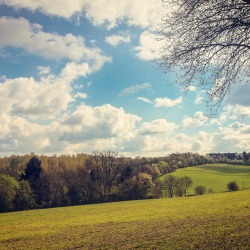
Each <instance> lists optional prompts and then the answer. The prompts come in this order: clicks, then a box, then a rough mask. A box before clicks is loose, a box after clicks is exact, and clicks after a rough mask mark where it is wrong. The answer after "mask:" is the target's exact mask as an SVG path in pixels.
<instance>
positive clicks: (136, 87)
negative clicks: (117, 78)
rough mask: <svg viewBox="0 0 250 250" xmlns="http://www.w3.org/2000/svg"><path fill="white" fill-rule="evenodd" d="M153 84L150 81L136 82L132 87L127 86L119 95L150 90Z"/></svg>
mask: <svg viewBox="0 0 250 250" xmlns="http://www.w3.org/2000/svg"><path fill="white" fill-rule="evenodd" d="M151 87H152V86H151V84H150V83H141V84H136V85H133V86H130V87H127V88H125V89H123V90H122V91H121V92H120V93H119V95H131V94H135V93H138V92H140V91H142V90H150V89H151Z"/></svg>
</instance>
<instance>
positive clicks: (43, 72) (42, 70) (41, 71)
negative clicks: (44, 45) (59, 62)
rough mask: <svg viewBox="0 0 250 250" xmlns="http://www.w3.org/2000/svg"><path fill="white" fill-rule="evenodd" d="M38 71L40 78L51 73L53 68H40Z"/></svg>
mask: <svg viewBox="0 0 250 250" xmlns="http://www.w3.org/2000/svg"><path fill="white" fill-rule="evenodd" d="M37 69H38V74H39V76H46V75H48V74H49V73H50V72H51V68H50V67H49V66H38V67H37Z"/></svg>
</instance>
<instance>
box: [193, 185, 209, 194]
mask: <svg viewBox="0 0 250 250" xmlns="http://www.w3.org/2000/svg"><path fill="white" fill-rule="evenodd" d="M194 192H195V194H196V195H202V194H205V193H206V187H205V186H196V187H195V188H194Z"/></svg>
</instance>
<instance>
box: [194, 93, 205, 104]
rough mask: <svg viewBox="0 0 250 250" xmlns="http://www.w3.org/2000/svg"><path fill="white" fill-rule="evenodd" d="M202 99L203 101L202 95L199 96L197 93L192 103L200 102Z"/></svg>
mask: <svg viewBox="0 0 250 250" xmlns="http://www.w3.org/2000/svg"><path fill="white" fill-rule="evenodd" d="M202 101H203V97H202V96H200V95H197V96H196V98H195V101H194V103H195V104H200V103H202Z"/></svg>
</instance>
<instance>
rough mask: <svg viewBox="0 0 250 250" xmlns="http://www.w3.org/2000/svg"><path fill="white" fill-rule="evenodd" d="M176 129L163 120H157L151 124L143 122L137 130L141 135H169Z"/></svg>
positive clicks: (170, 123) (174, 125)
mask: <svg viewBox="0 0 250 250" xmlns="http://www.w3.org/2000/svg"><path fill="white" fill-rule="evenodd" d="M176 128H177V126H176V124H175V123H173V122H168V121H167V120H165V119H157V120H153V121H151V122H144V123H143V124H142V125H141V127H140V128H139V130H138V133H139V134H141V135H154V134H170V133H171V132H173V131H174V130H175V129H176Z"/></svg>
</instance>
